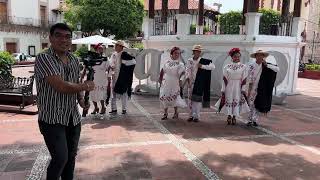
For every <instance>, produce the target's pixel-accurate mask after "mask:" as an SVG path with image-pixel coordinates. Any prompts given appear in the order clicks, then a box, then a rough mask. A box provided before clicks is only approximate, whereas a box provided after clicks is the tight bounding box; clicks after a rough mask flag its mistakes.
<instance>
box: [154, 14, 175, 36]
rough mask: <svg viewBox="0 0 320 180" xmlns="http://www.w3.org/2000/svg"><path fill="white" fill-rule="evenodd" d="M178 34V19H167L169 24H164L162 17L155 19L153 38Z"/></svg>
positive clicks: (170, 17)
mask: <svg viewBox="0 0 320 180" xmlns="http://www.w3.org/2000/svg"><path fill="white" fill-rule="evenodd" d="M175 34H177V19H176V17H175V16H169V17H167V22H162V18H161V17H160V16H156V17H154V23H153V36H159V35H175Z"/></svg>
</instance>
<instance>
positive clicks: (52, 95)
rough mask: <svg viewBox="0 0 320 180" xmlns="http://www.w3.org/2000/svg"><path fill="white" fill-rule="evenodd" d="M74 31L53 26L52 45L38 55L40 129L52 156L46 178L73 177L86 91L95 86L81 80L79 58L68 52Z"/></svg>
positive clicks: (64, 178) (36, 69) (69, 179)
mask: <svg viewBox="0 0 320 180" xmlns="http://www.w3.org/2000/svg"><path fill="white" fill-rule="evenodd" d="M71 38H72V31H71V29H70V28H69V27H68V26H67V25H66V24H63V23H57V24H55V25H53V26H52V27H51V29H50V36H49V40H50V43H51V47H50V48H49V49H47V50H45V51H44V52H42V53H40V54H39V55H37V57H36V61H35V67H34V71H35V79H36V85H37V105H38V110H39V117H38V122H39V129H40V132H41V134H42V135H43V137H44V140H45V143H46V145H47V147H48V150H49V152H50V155H51V158H52V159H51V161H50V164H49V166H48V169H47V180H58V179H59V178H60V177H61V179H62V180H72V179H73V171H74V167H75V157H76V154H77V148H78V142H79V138H80V131H81V116H80V113H79V110H78V106H77V102H78V103H79V105H80V106H81V107H82V108H89V107H86V106H85V104H84V100H83V96H82V95H81V94H82V92H83V91H91V90H93V89H94V83H93V82H92V81H86V82H84V83H79V75H80V65H79V60H78V59H77V58H76V57H74V56H73V55H72V54H71V53H69V49H70V47H71Z"/></svg>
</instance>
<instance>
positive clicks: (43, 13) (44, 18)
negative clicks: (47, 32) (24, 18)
mask: <svg viewBox="0 0 320 180" xmlns="http://www.w3.org/2000/svg"><path fill="white" fill-rule="evenodd" d="M46 9H47V7H46V6H40V25H41V27H47V26H48V23H47V14H46Z"/></svg>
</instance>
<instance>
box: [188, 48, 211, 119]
mask: <svg viewBox="0 0 320 180" xmlns="http://www.w3.org/2000/svg"><path fill="white" fill-rule="evenodd" d="M192 51H193V57H192V58H190V59H188V61H187V65H186V79H187V83H188V99H189V104H188V105H189V111H190V117H189V119H188V121H189V122H191V121H194V122H198V121H199V118H200V110H201V105H203V107H210V82H211V71H212V70H213V69H214V68H215V66H214V64H213V63H212V61H211V60H209V59H204V58H202V57H201V53H202V47H201V45H194V46H193V48H192Z"/></svg>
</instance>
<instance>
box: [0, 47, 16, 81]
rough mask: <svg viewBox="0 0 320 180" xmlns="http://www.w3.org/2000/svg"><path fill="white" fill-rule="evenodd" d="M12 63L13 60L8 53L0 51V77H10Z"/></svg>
mask: <svg viewBox="0 0 320 180" xmlns="http://www.w3.org/2000/svg"><path fill="white" fill-rule="evenodd" d="M14 63H15V60H14V58H13V57H12V56H11V54H10V53H9V52H6V51H0V76H2V77H3V76H6V77H8V76H9V77H10V76H12V65H13V64H14Z"/></svg>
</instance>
